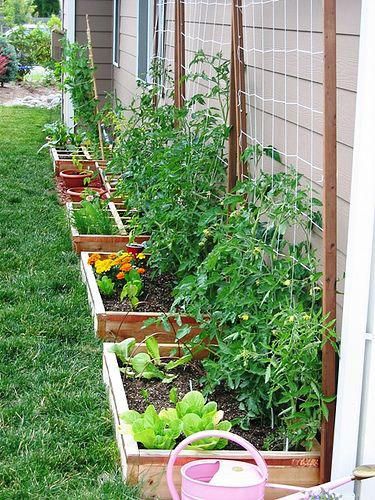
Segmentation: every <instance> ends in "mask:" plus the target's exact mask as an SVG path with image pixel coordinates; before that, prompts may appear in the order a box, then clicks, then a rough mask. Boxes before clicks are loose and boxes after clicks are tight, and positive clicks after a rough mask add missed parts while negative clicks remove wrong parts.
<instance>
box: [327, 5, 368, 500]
mask: <svg viewBox="0 0 375 500" xmlns="http://www.w3.org/2000/svg"><path fill="white" fill-rule="evenodd" d="M374 26H375V2H374V0H362V15H361V33H360V49H359V66H358V88H357V108H356V118H355V135H354V156H353V172H352V188H351V200H350V217H349V234H348V250H347V261H346V282H345V295H344V312H343V327H342V335H341V352H340V369H339V382H338V396H337V413H336V425H335V438H334V448H333V467H332V477H333V478H334V479H336V478H338V477H340V476H345V475H348V474H350V472H351V470H352V469H353V468H354V467H355V466H356V465H357V454H358V446H359V440H360V437H359V433H360V422H361V405H362V411H364V406H363V401H362V393H364V392H363V382H364V383H365V384H366V380H365V379H364V367H365V350H367V346H366V338H367V339H368V338H369V337H368V335H367V334H368V333H369V332H368V327H369V321H368V315H369V301H370V286H371V287H374V286H375V283H374V282H372V283H371V279H370V276H371V261H372V251H373V240H374V216H375V159H374V155H373V151H374V146H375V92H374V86H375V58H374V47H375V29H374ZM339 171H340V170H339ZM368 343H369V341H368V340H367V344H368ZM373 371H374V368H373ZM373 397H374V396H373ZM371 404H372V405H374V400H372V403H371ZM362 421H363V416H362ZM368 425H370V423H369V422H368ZM361 427H363V425H362V426H361ZM374 454H375V448H373V451H372V455H373V458H372V460H373V462H375V456H374ZM340 493H341V494H344V495H345V496H344V498H354V486H353V484H351V485H348V486H346V487H345V488H343V489H342V490H340ZM363 498H364V499H369V498H370V497H363ZM373 498H375V494H374V497H373Z"/></svg>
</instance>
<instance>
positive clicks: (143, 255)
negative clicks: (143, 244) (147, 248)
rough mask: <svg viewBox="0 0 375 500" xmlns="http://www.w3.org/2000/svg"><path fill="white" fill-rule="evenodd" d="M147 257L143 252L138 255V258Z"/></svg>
mask: <svg viewBox="0 0 375 500" xmlns="http://www.w3.org/2000/svg"><path fill="white" fill-rule="evenodd" d="M145 258H146V255H145V254H144V253H142V252H141V253H139V254H138V255H137V259H140V260H143V259H145Z"/></svg>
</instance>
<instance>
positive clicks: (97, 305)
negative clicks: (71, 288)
mask: <svg viewBox="0 0 375 500" xmlns="http://www.w3.org/2000/svg"><path fill="white" fill-rule="evenodd" d="M88 258H89V253H88V252H81V271H82V278H83V281H84V282H85V283H86V287H87V291H88V296H89V300H90V298H91V306H92V308H93V313H94V314H95V316H97V315H98V314H104V313H105V309H104V304H103V300H102V297H101V295H100V292H99V288H98V285H97V284H96V279H95V276H94V272H93V270H92V269H91V266H90V265H89V264H88V263H87V260H88Z"/></svg>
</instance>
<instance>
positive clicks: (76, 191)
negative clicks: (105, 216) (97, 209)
mask: <svg viewBox="0 0 375 500" xmlns="http://www.w3.org/2000/svg"><path fill="white" fill-rule="evenodd" d="M85 189H90V191H95V192H96V193H98V194H99V196H100V197H103V195H105V194H106V191H105V190H104V189H100V188H93V187H89V188H87V187H84V186H79V187H72V188H70V189H68V190H67V192H66V194H67V195H69V196H70V199H71V200H72V201H82V200H83V198H84V195H83V196H82V193H83V191H84V190H85Z"/></svg>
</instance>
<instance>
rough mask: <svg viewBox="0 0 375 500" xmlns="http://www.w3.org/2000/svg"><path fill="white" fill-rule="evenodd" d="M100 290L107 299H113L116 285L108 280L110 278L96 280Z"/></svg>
mask: <svg viewBox="0 0 375 500" xmlns="http://www.w3.org/2000/svg"><path fill="white" fill-rule="evenodd" d="M96 283H97V285H98V287H99V290H100V291H101V293H102V294H103V295H105V296H106V297H111V296H112V295H113V294H114V293H115V285H114V283H113V281H112V280H111V279H110V278H108V276H103V277H102V278H100V279H98V280H96Z"/></svg>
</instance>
